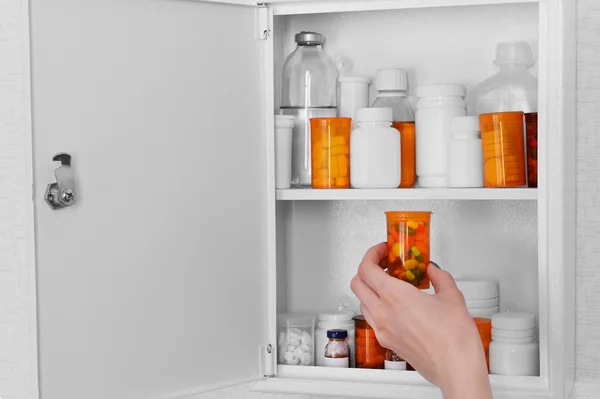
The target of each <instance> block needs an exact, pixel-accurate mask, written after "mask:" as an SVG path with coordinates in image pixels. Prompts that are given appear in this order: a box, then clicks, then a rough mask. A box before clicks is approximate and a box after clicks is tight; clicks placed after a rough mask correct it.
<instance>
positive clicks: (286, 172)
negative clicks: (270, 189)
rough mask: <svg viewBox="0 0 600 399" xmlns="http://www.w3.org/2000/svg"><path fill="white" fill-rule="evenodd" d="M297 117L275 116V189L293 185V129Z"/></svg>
mask: <svg viewBox="0 0 600 399" xmlns="http://www.w3.org/2000/svg"><path fill="white" fill-rule="evenodd" d="M295 120H296V118H295V117H293V116H291V115H275V188H290V186H291V184H292V129H293V128H294V121H295Z"/></svg>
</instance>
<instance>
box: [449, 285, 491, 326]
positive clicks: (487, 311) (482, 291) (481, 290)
mask: <svg viewBox="0 0 600 399" xmlns="http://www.w3.org/2000/svg"><path fill="white" fill-rule="evenodd" d="M456 286H457V287H458V289H459V290H460V291H461V292H462V294H463V296H464V297H465V302H466V304H467V309H468V310H469V313H470V314H471V316H473V317H481V318H484V319H491V318H492V315H494V314H496V313H498V312H500V308H499V299H498V298H499V286H498V281H497V280H492V279H474V278H457V279H456Z"/></svg>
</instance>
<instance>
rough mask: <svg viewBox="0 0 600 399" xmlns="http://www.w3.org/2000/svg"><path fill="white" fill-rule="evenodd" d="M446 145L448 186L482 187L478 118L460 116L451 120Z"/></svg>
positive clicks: (481, 157) (481, 156)
mask: <svg viewBox="0 0 600 399" xmlns="http://www.w3.org/2000/svg"><path fill="white" fill-rule="evenodd" d="M450 131H451V133H452V137H451V139H450V144H449V145H448V186H450V187H483V154H482V150H481V135H480V134H479V118H478V117H475V116H460V117H458V118H454V119H453V120H452V124H451V126H450Z"/></svg>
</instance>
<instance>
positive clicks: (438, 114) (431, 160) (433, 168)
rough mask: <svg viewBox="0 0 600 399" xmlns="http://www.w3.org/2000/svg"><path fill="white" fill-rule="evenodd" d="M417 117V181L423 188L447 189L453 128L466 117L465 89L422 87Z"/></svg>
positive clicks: (418, 90) (440, 86) (441, 86)
mask: <svg viewBox="0 0 600 399" xmlns="http://www.w3.org/2000/svg"><path fill="white" fill-rule="evenodd" d="M416 94H417V97H418V98H419V101H418V102H417V111H416V113H415V129H416V135H417V177H418V181H419V186H420V187H448V142H449V141H450V124H451V123H452V120H453V119H454V118H456V117H458V116H466V115H467V102H466V101H465V99H464V98H465V95H466V89H465V87H464V86H462V85H454V84H452V85H434V86H420V87H418V88H417V90H416Z"/></svg>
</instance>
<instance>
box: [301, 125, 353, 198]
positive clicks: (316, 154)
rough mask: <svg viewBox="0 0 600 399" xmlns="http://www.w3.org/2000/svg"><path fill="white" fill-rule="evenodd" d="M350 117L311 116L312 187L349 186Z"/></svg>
mask: <svg viewBox="0 0 600 399" xmlns="http://www.w3.org/2000/svg"><path fill="white" fill-rule="evenodd" d="M351 125H352V119H350V118H312V119H311V120H310V135H311V138H310V141H311V157H312V163H311V165H312V187H313V188H349V187H350V131H351Z"/></svg>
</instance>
